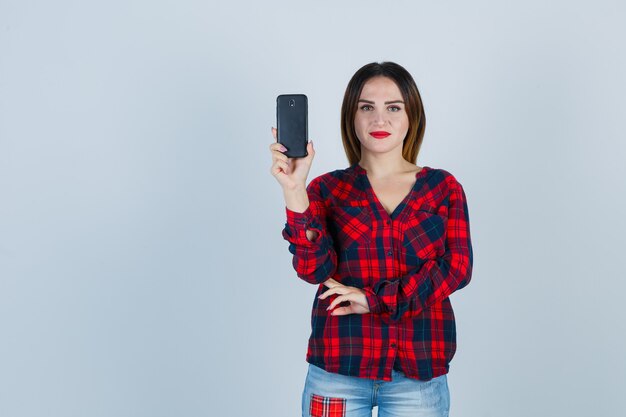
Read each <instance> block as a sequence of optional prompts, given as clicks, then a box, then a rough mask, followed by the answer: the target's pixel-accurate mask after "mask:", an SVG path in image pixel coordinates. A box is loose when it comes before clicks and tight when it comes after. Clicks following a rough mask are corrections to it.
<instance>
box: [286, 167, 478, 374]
mask: <svg viewBox="0 0 626 417" xmlns="http://www.w3.org/2000/svg"><path fill="white" fill-rule="evenodd" d="M415 178H416V182H415V185H414V186H413V188H412V189H411V191H410V192H409V193H408V194H407V196H406V197H405V199H404V200H403V201H402V202H401V203H400V204H399V205H398V207H397V208H396V209H395V210H394V212H393V213H391V214H388V213H387V212H386V211H385V209H384V208H383V206H382V204H381V203H380V201H378V198H377V197H376V195H375V193H374V190H373V189H372V187H371V184H370V183H369V180H368V178H367V173H366V171H365V170H364V169H363V168H362V167H361V166H359V165H358V164H355V165H353V166H351V167H349V168H347V169H344V170H337V171H333V172H329V173H327V174H324V175H322V176H319V177H317V178H315V179H314V180H312V181H311V183H310V184H309V186H308V187H307V192H308V196H309V202H310V204H309V207H308V208H307V209H306V211H305V212H304V213H296V212H293V211H291V210H289V209H286V213H287V223H286V225H285V228H284V230H283V232H282V233H283V237H284V238H285V239H286V240H287V241H288V242H289V251H290V252H291V253H292V254H293V266H294V268H295V270H296V272H297V274H298V276H299V277H300V278H302V279H303V280H305V281H307V282H309V283H312V284H319V287H318V291H317V294H316V297H315V299H314V302H313V311H312V316H311V325H312V332H311V337H310V339H309V346H308V351H307V361H308V362H309V363H312V364H314V365H317V366H319V367H321V368H323V369H326V370H327V371H328V372H335V373H340V374H344V375H351V376H357V377H361V378H369V379H383V380H387V381H389V380H391V369H392V368H394V367H395V368H396V369H399V370H402V371H403V372H404V373H405V374H406V375H407V376H408V377H410V378H415V379H421V380H428V379H431V378H434V377H437V376H440V375H443V374H445V373H447V372H448V369H449V363H450V360H451V359H452V357H453V356H454V353H455V350H456V327H455V320H454V312H453V310H452V305H451V304H450V300H449V298H448V297H449V296H450V294H452V293H453V292H454V291H456V290H458V289H461V288H463V287H464V286H466V285H467V284H468V283H469V281H470V279H471V275H472V263H473V253H472V245H471V240H470V227H469V216H468V209H467V202H466V198H465V192H464V190H463V187H462V186H461V184H460V183H459V182H458V181H457V180H456V178H455V177H454V176H453V175H452V174H450V173H449V172H447V171H445V170H443V169H434V168H430V167H424V168H423V169H422V170H420V171H419V172H418V173H417V174H416V176H415ZM307 229H310V230H316V231H317V232H318V233H319V235H318V237H317V238H316V239H315V241H313V242H311V241H309V240H308V239H307V237H306V230H307ZM328 278H334V279H335V280H337V281H339V282H341V283H342V284H344V285H348V286H353V287H357V288H362V289H363V290H364V291H365V293H366V296H367V301H368V303H369V307H370V313H368V314H350V315H347V316H333V315H330V314H329V313H328V311H326V307H328V305H329V304H330V303H331V302H332V299H333V297H329V298H327V299H325V300H319V299H318V298H317V296H318V295H320V294H321V293H322V292H323V291H324V290H325V289H326V287H325V286H324V285H323V282H325V281H326V280H327V279H328Z"/></svg>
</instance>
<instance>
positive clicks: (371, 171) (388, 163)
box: [359, 152, 415, 178]
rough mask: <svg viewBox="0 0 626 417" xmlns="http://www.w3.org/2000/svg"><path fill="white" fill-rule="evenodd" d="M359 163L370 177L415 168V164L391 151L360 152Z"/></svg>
mask: <svg viewBox="0 0 626 417" xmlns="http://www.w3.org/2000/svg"><path fill="white" fill-rule="evenodd" d="M359 165H360V166H361V167H362V168H363V169H365V170H366V171H367V175H368V176H370V177H372V178H385V177H389V176H392V175H396V174H399V173H402V172H406V171H407V170H410V169H414V168H415V165H414V164H412V163H410V162H409V161H407V160H405V159H404V158H403V157H402V154H401V153H400V154H398V153H392V152H388V153H385V154H375V155H373V154H370V153H363V152H362V153H361V160H360V161H359Z"/></svg>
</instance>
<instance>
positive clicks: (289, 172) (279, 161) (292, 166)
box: [270, 127, 315, 191]
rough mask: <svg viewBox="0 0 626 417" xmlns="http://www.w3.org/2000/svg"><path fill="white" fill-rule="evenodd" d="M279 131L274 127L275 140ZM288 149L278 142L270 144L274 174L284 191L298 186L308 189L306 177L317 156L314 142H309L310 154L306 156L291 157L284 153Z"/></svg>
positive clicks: (308, 150)
mask: <svg viewBox="0 0 626 417" xmlns="http://www.w3.org/2000/svg"><path fill="white" fill-rule="evenodd" d="M277 132H278V131H277V130H276V128H274V127H272V136H274V139H275V140H276V139H277ZM286 150H287V148H285V147H284V146H283V145H282V144H280V143H278V142H274V143H272V144H271V145H270V151H271V152H272V168H271V173H272V175H273V176H274V177H275V178H276V180H277V181H278V183H279V184H280V185H281V187H283V190H284V191H290V190H295V189H298V188H301V189H306V179H307V176H308V175H309V170H310V169H311V164H312V162H313V157H314V156H315V149H313V142H309V143H308V144H307V147H306V150H307V153H308V155H307V156H306V157H304V158H289V157H288V156H287V155H285V154H283V152H285V151H286Z"/></svg>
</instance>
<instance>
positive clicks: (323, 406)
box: [309, 394, 346, 417]
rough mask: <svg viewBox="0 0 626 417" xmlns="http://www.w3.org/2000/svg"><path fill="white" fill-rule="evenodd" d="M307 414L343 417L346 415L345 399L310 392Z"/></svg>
mask: <svg viewBox="0 0 626 417" xmlns="http://www.w3.org/2000/svg"><path fill="white" fill-rule="evenodd" d="M309 415H310V416H311V417H344V416H345V415H346V400H345V399H343V398H331V397H322V396H321V395H316V394H312V395H311V405H310V406H309Z"/></svg>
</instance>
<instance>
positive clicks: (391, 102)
mask: <svg viewBox="0 0 626 417" xmlns="http://www.w3.org/2000/svg"><path fill="white" fill-rule="evenodd" d="M361 101H362V102H363V103H368V104H374V102H373V101H371V100H364V99H359V102H361ZM393 103H402V104H404V101H402V100H392V101H385V104H393Z"/></svg>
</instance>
